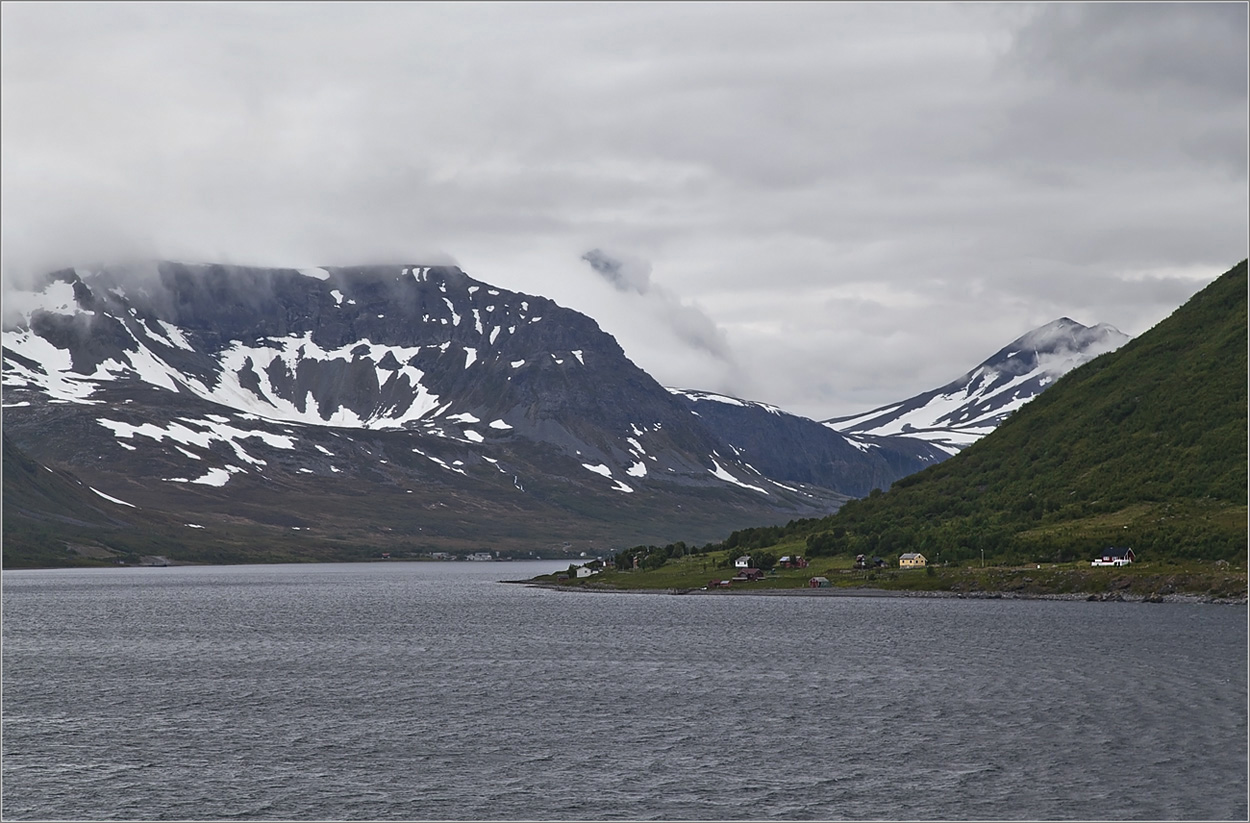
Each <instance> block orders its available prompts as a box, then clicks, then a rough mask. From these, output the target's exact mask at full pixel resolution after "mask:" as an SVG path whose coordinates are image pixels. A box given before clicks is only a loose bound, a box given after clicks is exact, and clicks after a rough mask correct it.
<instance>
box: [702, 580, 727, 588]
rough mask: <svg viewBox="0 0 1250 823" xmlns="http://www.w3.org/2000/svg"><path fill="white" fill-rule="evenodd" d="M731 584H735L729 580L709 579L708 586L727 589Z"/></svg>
mask: <svg viewBox="0 0 1250 823" xmlns="http://www.w3.org/2000/svg"><path fill="white" fill-rule="evenodd" d="M731 585H733V584H732V583H730V582H729V581H728V580H709V581H707V587H708V588H709V589H727V588H729V587H730V586H731Z"/></svg>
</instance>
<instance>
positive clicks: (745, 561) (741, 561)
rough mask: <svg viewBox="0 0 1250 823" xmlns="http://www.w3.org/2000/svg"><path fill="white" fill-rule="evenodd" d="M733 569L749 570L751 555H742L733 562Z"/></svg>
mask: <svg viewBox="0 0 1250 823" xmlns="http://www.w3.org/2000/svg"><path fill="white" fill-rule="evenodd" d="M734 568H736V569H749V568H751V555H749V554H744V555H742V556H741V557H739V558H738V559H737V560H735V561H734Z"/></svg>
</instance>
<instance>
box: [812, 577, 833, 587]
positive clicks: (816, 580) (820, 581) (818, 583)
mask: <svg viewBox="0 0 1250 823" xmlns="http://www.w3.org/2000/svg"><path fill="white" fill-rule="evenodd" d="M807 585H808V587H809V588H813V589H827V588H829V578H827V577H813V578H812V579H811V580H809V581H807Z"/></svg>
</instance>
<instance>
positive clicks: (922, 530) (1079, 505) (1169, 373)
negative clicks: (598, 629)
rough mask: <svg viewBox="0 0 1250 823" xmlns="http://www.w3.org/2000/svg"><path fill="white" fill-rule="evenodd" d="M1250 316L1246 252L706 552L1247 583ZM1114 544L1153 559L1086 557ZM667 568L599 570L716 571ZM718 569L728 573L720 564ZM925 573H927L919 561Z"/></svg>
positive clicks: (1058, 579)
mask: <svg viewBox="0 0 1250 823" xmlns="http://www.w3.org/2000/svg"><path fill="white" fill-rule="evenodd" d="M1246 329H1247V326H1246V263H1245V261H1243V262H1242V263H1240V264H1238V265H1237V266H1235V267H1234V268H1233V269H1231V270H1230V271H1228V272H1226V273H1225V274H1224V275H1222V276H1221V277H1220V278H1218V279H1217V280H1216V281H1215V282H1213V283H1212V284H1211V285H1209V286H1208V287H1207V288H1206V289H1204V290H1203V291H1201V292H1200V293H1198V294H1197V295H1195V296H1194V297H1193V298H1192V299H1191V300H1190V301H1189V302H1187V303H1186V304H1185V305H1184V306H1182V307H1181V308H1179V309H1177V310H1176V311H1175V312H1174V313H1173V314H1172V315H1171V316H1170V317H1168V318H1167V319H1166V320H1164V321H1162V322H1161V323H1159V324H1158V325H1157V326H1156V327H1155V328H1153V329H1151V330H1150V331H1148V332H1147V333H1145V334H1143V335H1142V336H1140V337H1139V338H1137V339H1136V340H1133V341H1131V342H1130V343H1129V344H1127V345H1126V346H1124V347H1123V348H1121V349H1120V350H1119V351H1117V352H1114V353H1112V354H1108V355H1104V356H1103V357H1100V358H1098V359H1096V360H1094V361H1093V362H1091V363H1089V364H1087V365H1085V366H1083V367H1081V368H1079V369H1076V370H1074V371H1072V372H1070V373H1069V374H1067V375H1066V376H1064V377H1063V378H1061V379H1060V380H1059V381H1058V382H1057V383H1056V385H1055V386H1053V387H1051V389H1049V390H1048V391H1047V392H1045V393H1044V394H1042V395H1041V396H1039V397H1038V398H1037V399H1035V400H1034V401H1033V402H1031V403H1029V404H1028V405H1027V406H1025V407H1024V408H1023V409H1021V410H1020V411H1019V412H1017V413H1016V414H1015V415H1013V416H1012V417H1011V418H1010V419H1009V420H1007V421H1006V422H1005V423H1004V424H1003V425H1002V426H1000V427H999V428H998V429H997V430H996V431H995V432H994V433H992V434H991V435H989V436H988V437H986V438H984V439H982V440H981V441H979V442H978V443H976V444H974V445H973V446H971V447H969V448H968V449H966V450H964V451H963V452H961V453H960V454H958V455H956V456H955V457H953V458H951V459H950V460H948V461H946V462H944V463H942V464H940V465H937V466H934V467H932V468H930V469H926V470H925V471H923V472H920V473H918V474H915V475H911V476H910V477H907V478H904V479H902V480H900V481H898V482H897V483H895V484H894V487H893V488H892V489H891V490H890V491H889V492H887V493H885V494H874V495H872V496H870V497H869V498H866V499H863V500H857V501H852V502H850V503H848V504H847V505H846V506H844V507H843V508H842V510H841V511H839V512H838V513H837V514H835V515H831V516H829V517H826V518H822V519H814V520H806V521H795V522H792V523H791V524H789V525H788V526H786V527H782V528H771V529H769V528H760V529H748V530H743V531H740V532H734V533H733V534H732V535H730V537H729V538H728V539H727V540H725V541H723V542H722V543H720V544H714V545H710V546H706V547H704V549H703V551H704V552H706V553H707V557H709V558H714V560H711V561H702V562H710V563H711V565H710V566H709V570H710V569H711V568H715V566H716V563H718V562H720V561H721V560H722V559H723V558H726V557H729V556H731V555H735V554H742V553H744V552H746V551H752V550H753V551H767V552H769V553H772V554H774V555H777V556H780V555H783V554H788V553H794V552H800V553H803V554H806V555H808V556H815V557H816V558H817V559H816V561H815V562H814V564H813V568H822V569H823V568H824V566H825V565H827V564H828V563H831V562H840V563H842V564H843V566H849V563H850V560H849V558H850V557H851V556H853V555H855V554H861V553H862V554H868V555H879V556H882V557H885V558H887V559H888V560H892V561H896V558H897V555H898V554H899V553H901V552H906V551H919V552H922V553H924V554H925V555H926V557H927V558H928V559H929V561H930V562H931V563H932V562H937V563H943V564H952V565H954V566H956V567H962V568H955V569H950V568H943V569H936V570H935V571H934V573H933V574H932V575H929V574H927V573H923V572H921V573H916V572H898V573H896V574H897V575H898V577H897V579H895V580H891V579H890V578H889V577H885V576H879V578H878V579H877V581H876V582H875V583H874V585H878V586H885V587H887V588H888V587H898V586H904V587H930V588H935V589H953V590H958V587H959V586H966V585H971V584H972V581H970V580H963V579H962V578H963V577H967V576H969V575H972V576H973V577H976V576H977V575H980V576H981V577H986V576H987V575H989V577H987V579H985V580H981V581H980V582H979V583H977V585H979V586H981V587H982V588H985V586H1000V587H1007V588H1008V589H1010V588H1012V587H1014V586H1016V585H1017V583H1020V582H1021V581H1018V580H1017V581H1013V580H1008V579H1006V578H1004V579H1002V580H995V579H991V578H992V577H993V574H998V572H994V573H993V574H991V573H990V571H989V570H986V572H980V571H973V570H972V568H977V569H979V564H980V562H981V558H982V557H983V556H984V557H985V558H986V559H987V560H988V562H989V563H990V564H991V565H998V566H1002V567H1011V566H1016V567H1018V568H1019V569H1020V570H1022V571H1020V575H1019V576H1020V577H1021V578H1023V577H1025V576H1027V577H1031V578H1032V580H1031V581H1030V582H1029V583H1027V584H1024V585H1026V586H1031V587H1032V588H1034V589H1038V590H1039V591H1041V590H1045V591H1053V592H1062V591H1101V590H1103V588H1105V585H1106V581H1107V580H1110V579H1112V578H1115V579H1134V580H1139V579H1140V580H1142V581H1145V582H1140V587H1142V588H1147V589H1149V590H1150V591H1158V590H1161V589H1166V588H1169V587H1171V588H1174V589H1175V590H1177V591H1190V592H1194V593H1205V592H1209V591H1212V590H1221V591H1222V590H1224V589H1231V590H1234V591H1239V592H1241V594H1242V595H1243V596H1244V592H1245V589H1246V582H1245V580H1246V577H1245V568H1246V550H1247V543H1246V516H1247V510H1246V456H1247V450H1246V428H1247V416H1246V394H1247V390H1246V383H1247V360H1246ZM1107 545H1128V546H1132V547H1134V550H1135V552H1136V553H1137V555H1138V557H1139V559H1140V560H1141V561H1143V562H1139V563H1136V564H1134V566H1133V567H1132V568H1131V570H1120V569H1116V570H1110V569H1090V568H1089V567H1088V560H1089V558H1090V557H1092V556H1093V555H1094V554H1095V553H1096V552H1097V551H1099V550H1100V549H1101V548H1103V547H1105V546H1107ZM645 551H646V550H645V549H644V554H645ZM1216 561H1223V563H1222V564H1221V565H1220V566H1218V567H1217V566H1216V565H1215V563H1216ZM670 564H672V561H670ZM1025 564H1028V568H1027V569H1026V567H1025ZM1038 564H1042V565H1043V569H1042V570H1040V571H1042V572H1045V574H1044V575H1041V574H1037V573H1036V572H1038V571H1039V570H1038V569H1037V568H1036V566H1037V565H1038ZM667 568H668V567H667V566H666V567H662V568H661V569H660V570H658V571H655V572H646V573H631V574H628V575H626V574H625V573H617V574H616V575H615V578H616V580H615V582H614V581H613V578H612V577H608V576H604V577H602V578H596V582H597V583H599V584H612V585H622V586H626V587H639V588H681V587H689V586H695V585H698V586H702V585H704V584H706V583H707V581H708V579H710V574H707V573H705V572H707V571H708V570H704V569H702V568H700V570H699V573H698V574H688V575H686V576H684V577H681V578H680V580H677V579H675V578H674V579H670V578H669V577H668V576H667V575H668V574H674V573H678V574H679V573H680V569H679V567H678V566H676V565H674V566H673V569H672V570H671V571H670V572H666V569H667ZM1030 569H1031V570H1032V572H1034V573H1033V574H1026V572H1027V571H1028V570H1030ZM686 571H693V570H692V569H686ZM810 572H811V570H809V573H804V575H801V577H802V580H800V579H799V576H795V575H793V574H792V575H789V576H787V575H785V574H783V575H782V577H780V578H778V579H777V580H775V581H772V582H771V583H769V585H781V586H784V585H791V586H793V585H800V584H801V583H802V582H803V581H805V580H806V578H807V577H810V576H811V574H810ZM720 574H721V576H723V577H729V576H732V575H731V574H729V573H728V570H727V569H723V568H722V569H721V571H720ZM917 574H919V575H920V577H922V578H923V579H920V577H909V575H917ZM652 575H654V577H653V578H652V579H651V580H650V581H648V580H647V579H646V578H648V577H649V576H652ZM1056 575H1058V576H1056ZM1230 575H1231V576H1230ZM626 577H628V578H629V580H628V582H625V578H626ZM790 577H793V578H794V579H789V578H790ZM1043 578H1044V579H1045V582H1042V580H1043ZM1146 578H1151V579H1150V580H1145V579H1146ZM1155 578H1157V579H1155ZM1173 578H1175V579H1173ZM841 579H842V580H843V582H847V581H848V580H850V578H846V577H845V576H842V578H841ZM900 581H903V582H900ZM855 584H856V585H863V581H858V582H856V583H855ZM1073 586H1076V587H1077V588H1072V587H1073Z"/></svg>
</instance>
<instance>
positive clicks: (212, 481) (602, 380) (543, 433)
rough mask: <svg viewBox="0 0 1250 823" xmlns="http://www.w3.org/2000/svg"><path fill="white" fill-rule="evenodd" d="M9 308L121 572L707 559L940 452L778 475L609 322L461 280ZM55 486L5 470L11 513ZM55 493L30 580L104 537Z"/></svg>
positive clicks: (98, 279)
mask: <svg viewBox="0 0 1250 823" xmlns="http://www.w3.org/2000/svg"><path fill="white" fill-rule="evenodd" d="M5 309H6V326H5V329H4V338H3V339H4V430H5V435H6V437H7V438H8V440H10V441H11V444H10V443H9V442H8V441H6V449H8V448H9V447H10V445H11V446H12V448H13V449H14V450H15V452H14V453H15V454H21V455H22V460H23V461H29V462H30V464H32V465H38V466H43V467H46V468H47V469H48V470H49V471H52V472H54V473H63V474H65V475H66V476H72V478H74V479H73V481H72V485H73V486H74V488H75V489H76V490H77V492H81V491H82V488H83V487H85V488H87V489H90V490H93V492H92V495H91V498H94V499H93V500H92V503H93V505H95V506H96V507H97V508H98V507H99V506H101V505H103V506H104V508H103V509H102V511H103V512H104V513H105V514H106V515H107V516H106V517H105V518H104V519H103V520H101V521H99V522H98V525H99V529H98V533H96V534H95V544H96V545H97V546H99V547H106V548H107V550H108V551H110V552H113V553H114V554H117V555H124V556H131V555H134V554H136V553H139V554H160V555H168V556H170V557H171V558H181V559H187V560H211V561H216V562H235V561H242V560H253V559H271V560H272V559H282V560H288V559H294V560H298V559H331V558H332V559H347V558H356V557H370V556H377V555H378V554H379V553H380V551H381V550H386V551H389V552H391V553H393V554H397V555H398V554H416V553H420V552H427V551H430V550H440V551H445V550H451V551H456V552H470V551H479V550H483V549H492V550H498V551H504V552H508V553H512V554H517V555H520V556H527V555H528V554H529V553H531V552H542V553H546V554H551V553H553V552H554V553H557V554H558V553H561V552H569V553H576V552H579V551H592V552H601V551H605V550H614V549H616V548H619V547H622V546H625V545H630V544H636V543H639V542H648V541H654V540H658V539H666V540H667V539H672V537H673V535H679V536H681V537H682V538H683V539H686V540H692V541H701V540H707V539H712V538H715V537H719V536H721V535H723V534H724V533H725V530H727V529H731V528H734V527H735V526H737V525H742V524H745V523H751V522H759V521H760V520H765V521H770V522H784V521H786V520H788V519H791V518H793V517H796V516H811V515H816V514H825V513H827V512H829V511H832V510H835V509H836V508H837V507H838V506H839V505H841V503H842V502H843V501H845V500H847V499H848V498H850V497H852V496H854V495H855V494H860V493H865V483H866V482H879V483H880V484H881V485H882V486H884V485H888V483H889V482H891V481H893V480H894V479H896V478H897V477H901V476H903V475H905V474H909V473H911V472H913V471H915V470H917V469H919V468H922V467H923V466H924V465H927V463H928V462H931V459H932V454H931V453H926V452H924V450H923V449H921V450H918V451H917V452H916V454H915V455H913V456H908V455H907V454H906V453H905V451H903V450H895V451H892V452H889V454H890V455H891V456H890V457H887V458H882V457H881V456H880V455H879V454H877V453H873V450H872V448H871V447H868V448H864V447H863V444H861V446H860V447H859V448H856V447H853V446H850V445H847V444H846V443H845V442H839V441H840V440H841V438H840V436H839V435H836V434H835V433H833V432H827V433H826V431H827V430H826V431H822V432H821V433H820V443H822V444H823V445H822V446H821V447H820V449H819V450H818V451H817V456H818V457H819V458H820V459H821V460H823V459H824V455H825V452H826V451H827V452H828V453H829V454H834V453H835V452H836V454H837V455H838V457H837V461H836V466H837V467H841V469H845V472H846V473H845V475H844V476H839V474H838V471H835V470H834V468H835V466H834V465H833V464H832V463H831V464H830V465H825V466H824V467H823V468H819V469H814V470H813V471H811V472H810V473H809V475H808V476H810V477H811V478H812V480H811V481H803V480H799V479H796V478H797V477H799V476H800V475H801V470H800V469H799V468H797V467H795V466H790V467H788V468H786V469H785V470H784V471H782V470H781V469H779V470H778V474H777V475H771V474H769V472H768V471H766V470H764V469H763V468H761V466H763V465H766V466H773V465H774V463H777V464H778V465H780V461H772V462H770V461H769V460H768V459H767V458H765V459H760V457H759V456H758V446H757V444H756V442H755V441H754V440H751V439H750V438H745V439H744V438H743V437H741V436H740V435H736V434H735V435H733V436H730V435H727V434H726V433H725V432H723V431H718V430H716V429H715V427H712V426H709V423H708V420H706V419H705V418H704V417H703V416H701V415H700V414H699V413H697V411H696V409H694V408H692V407H691V405H690V404H689V402H688V401H687V400H686V399H684V398H682V397H678V396H674V395H673V394H671V393H669V392H668V391H666V390H665V389H664V388H663V387H661V386H660V385H659V384H657V383H656V382H655V381H654V380H653V379H652V378H651V377H650V376H649V375H647V374H646V373H645V372H643V371H642V370H641V369H639V368H638V367H637V366H635V365H634V364H633V363H632V362H630V361H629V360H628V358H626V356H625V354H624V352H623V351H622V350H621V348H620V346H619V345H618V344H617V342H616V341H615V340H614V339H613V338H612V337H611V336H609V335H607V334H605V333H604V332H603V331H601V330H600V329H599V327H598V325H597V324H596V323H595V322H594V321H593V320H591V319H590V318H588V317H586V316H584V315H581V314H579V313H577V312H574V311H571V310H568V309H565V308H562V307H560V306H558V305H556V304H555V303H553V302H552V301H550V300H548V299H546V298H542V297H535V296H530V295H524V294H520V293H516V292H511V291H507V290H504V289H499V288H495V287H493V286H490V285H488V284H486V283H483V282H480V281H477V280H474V279H472V278H470V277H469V276H467V275H466V274H465V273H464V272H462V271H460V270H459V269H457V268H454V267H440V266H421V265H394V266H359V267H342V268H310V269H260V268H249V267H239V266H222V265H205V264H189V263H172V262H160V263H145V264H141V265H127V266H103V267H93V268H90V269H87V268H80V269H72V270H64V271H59V272H55V273H53V274H51V275H49V276H48V277H47V278H46V279H45V280H44V281H43V282H41V283H40V284H38V285H37V286H36V287H35V288H34V289H33V290H32V291H29V292H26V293H20V294H10V295H8V296H7V297H6V306H5ZM812 425H815V424H812ZM817 428H819V427H817ZM735 439H736V440H739V441H740V442H739V443H737V444H736V445H737V446H738V448H740V449H746V450H747V451H749V452H751V455H752V457H753V459H755V460H756V461H757V463H755V464H748V463H747V462H746V461H745V460H743V459H742V458H740V457H739V456H738V455H737V454H735V453H734V451H733V449H732V448H731V445H735V443H734V441H735ZM886 451H888V450H886ZM7 453H8V452H6V454H7ZM884 453H886V452H882V454H884ZM30 476H38V471H35V472H33V475H32V474H30V473H18V474H17V475H13V476H10V474H9V473H8V471H7V466H6V477H5V479H6V488H5V504H6V508H7V507H8V505H9V501H10V500H17V499H18V498H19V497H21V495H23V494H25V493H26V491H25V489H24V484H25V483H26V481H27V479H28V478H29V477H30ZM10 482H11V483H12V484H13V485H12V486H10ZM63 491H64V490H63ZM91 498H88V499H91ZM35 499H36V498H32V500H35ZM38 499H42V500H43V501H44V510H43V511H39V510H38V509H39V506H38V505H35V504H34V503H32V505H31V507H28V508H29V512H28V513H29V514H30V515H31V516H32V517H34V518H35V520H36V521H37V522H40V523H42V524H44V525H43V526H41V527H40V528H38V529H34V530H28V531H24V532H21V533H19V532H17V531H14V530H11V529H10V528H9V526H8V519H7V518H6V525H5V545H4V552H5V564H6V565H11V564H14V563H20V562H26V561H23V560H22V558H23V557H26V558H27V559H29V557H31V556H33V555H32V554H31V552H34V553H36V554H38V553H43V554H40V556H41V557H42V556H46V552H47V551H49V550H57V551H59V550H63V549H64V548H65V546H66V544H68V543H69V542H71V540H72V541H79V542H82V541H84V540H88V538H89V537H90V535H84V534H83V533H82V530H81V529H77V530H76V531H74V534H73V535H72V537H71V536H67V533H61V532H58V528H60V527H59V526H57V524H58V523H62V521H60V520H58V519H57V517H56V516H55V515H56V514H57V512H56V509H58V508H64V507H65V506H70V505H71V504H69V503H68V502H58V501H68V500H69V499H70V498H69V497H66V496H65V495H64V494H58V495H53V496H52V497H47V496H44V497H43V498H38ZM97 501H99V502H97ZM72 505H73V506H74V507H76V506H77V504H72ZM40 518H42V519H40ZM138 522H142V523H143V524H144V525H143V526H142V527H139V526H135V525H134V524H135V523H138ZM62 525H65V524H63V523H62ZM76 528H77V527H76ZM36 535H37V537H36ZM24 541H25V542H24ZM30 541H34V543H37V544H38V545H37V546H36V545H34V544H33V543H31V544H29V545H28V543H30ZM49 547H51V549H50V548H49ZM24 552H25V554H23V553H24Z"/></svg>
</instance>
